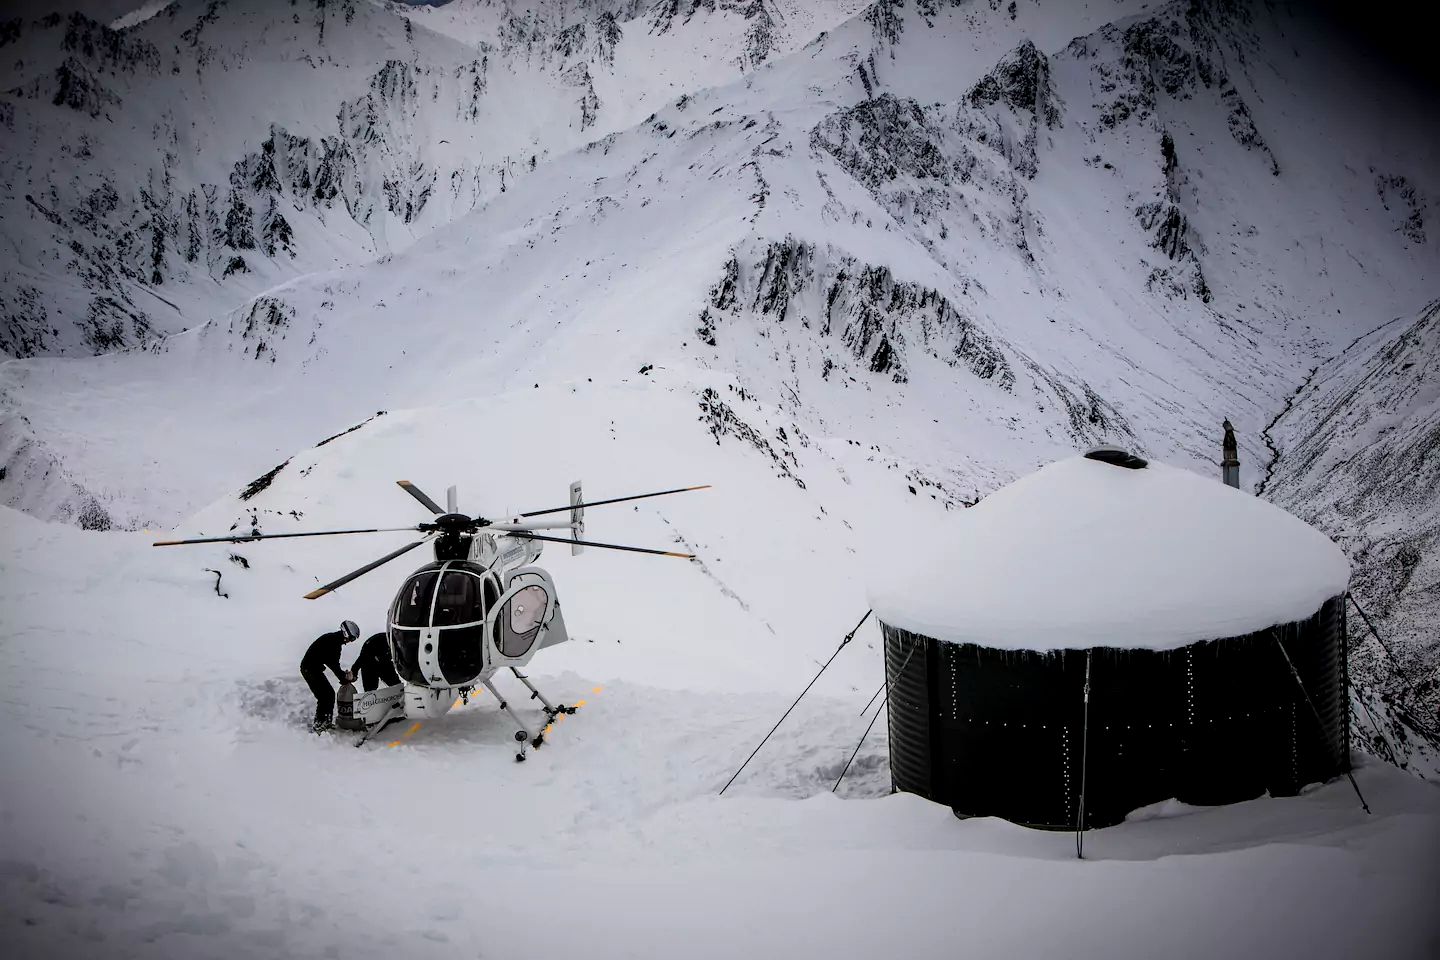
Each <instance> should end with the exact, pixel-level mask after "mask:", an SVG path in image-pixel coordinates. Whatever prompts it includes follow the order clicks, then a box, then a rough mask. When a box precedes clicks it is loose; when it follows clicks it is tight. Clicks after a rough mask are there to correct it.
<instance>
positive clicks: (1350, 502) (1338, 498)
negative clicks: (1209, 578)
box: [1264, 301, 1440, 776]
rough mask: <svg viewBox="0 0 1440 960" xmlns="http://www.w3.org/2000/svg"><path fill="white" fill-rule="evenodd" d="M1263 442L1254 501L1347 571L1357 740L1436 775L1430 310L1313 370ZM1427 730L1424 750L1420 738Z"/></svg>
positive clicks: (1437, 521) (1436, 467)
mask: <svg viewBox="0 0 1440 960" xmlns="http://www.w3.org/2000/svg"><path fill="white" fill-rule="evenodd" d="M1270 436H1271V437H1272V438H1273V442H1274V445H1275V447H1276V459H1275V461H1274V469H1273V473H1272V474H1271V476H1270V477H1269V478H1268V479H1267V480H1266V483H1265V491H1264V492H1265V495H1266V496H1268V497H1270V498H1272V499H1273V500H1275V502H1277V503H1279V504H1281V505H1283V506H1286V507H1287V508H1289V509H1290V510H1292V511H1294V512H1296V513H1297V514H1299V515H1301V516H1304V517H1305V518H1306V519H1308V520H1310V521H1311V522H1312V523H1315V524H1317V525H1318V526H1319V527H1320V528H1321V529H1322V530H1325V531H1326V532H1327V533H1329V534H1330V535H1331V536H1332V537H1333V538H1335V540H1336V541H1338V542H1339V543H1340V544H1341V545H1343V546H1344V547H1345V550H1346V552H1347V553H1348V554H1349V555H1350V557H1351V558H1352V562H1353V563H1354V566H1355V575H1354V579H1353V580H1352V583H1351V590H1352V593H1353V594H1354V595H1355V596H1356V598H1357V599H1358V601H1359V602H1360V603H1361V604H1362V607H1361V608H1360V609H1361V611H1363V612H1362V613H1361V615H1360V616H1355V615H1354V614H1353V613H1352V615H1351V628H1352V630H1353V632H1354V636H1355V638H1356V639H1355V642H1354V644H1353V653H1352V655H1351V658H1350V668H1351V676H1352V678H1353V679H1354V680H1355V681H1356V682H1357V683H1358V684H1360V685H1361V686H1362V687H1363V688H1364V689H1363V690H1362V697H1368V698H1369V700H1368V702H1367V704H1366V706H1365V707H1364V708H1362V714H1363V715H1362V716H1357V717H1356V720H1357V724H1356V726H1357V730H1358V731H1360V733H1361V735H1362V736H1363V737H1364V738H1365V742H1366V743H1368V744H1370V745H1371V747H1372V750H1373V752H1375V753H1377V754H1379V755H1381V756H1386V755H1390V754H1395V755H1398V756H1399V757H1400V759H1402V760H1405V759H1407V758H1412V755H1413V761H1414V763H1415V764H1416V766H1417V767H1418V769H1420V770H1424V771H1427V772H1431V773H1432V776H1433V771H1435V770H1436V769H1437V768H1440V756H1437V752H1440V751H1437V747H1440V744H1437V743H1436V740H1437V731H1440V632H1437V631H1436V629H1435V626H1436V624H1437V623H1440V459H1437V456H1436V453H1437V451H1440V301H1433V302H1431V303H1430V304H1428V305H1427V306H1426V307H1425V308H1424V309H1423V310H1422V311H1421V312H1420V313H1419V314H1418V315H1414V316H1399V317H1395V318H1394V319H1392V320H1390V321H1388V322H1386V323H1384V324H1382V325H1380V326H1378V327H1377V328H1376V329H1375V330H1372V331H1370V332H1368V333H1367V334H1365V335H1363V336H1361V337H1359V338H1357V339H1356V340H1355V341H1354V342H1353V343H1350V344H1348V345H1347V346H1346V348H1345V349H1344V350H1342V351H1340V352H1339V353H1337V354H1336V355H1335V356H1334V357H1333V358H1331V359H1330V360H1327V361H1326V362H1325V363H1323V364H1321V365H1319V366H1318V367H1316V368H1315V369H1314V370H1313V371H1312V372H1311V374H1310V376H1309V377H1307V378H1306V380H1305V382H1304V384H1303V385H1302V386H1301V388H1300V389H1299V390H1298V391H1297V392H1296V394H1295V396H1294V398H1293V402H1291V403H1290V404H1289V405H1288V406H1287V407H1286V408H1285V409H1284V410H1283V411H1282V412H1281V414H1280V415H1279V416H1278V417H1277V419H1276V422H1275V424H1274V425H1273V426H1272V427H1271V429H1270ZM1366 617H1368V618H1369V619H1370V621H1371V623H1369V624H1368V625H1367V623H1366V621H1365V618H1366ZM1371 628H1373V629H1374V630H1375V634H1378V639H1377V637H1376V636H1375V635H1374V634H1371V633H1370V630H1371ZM1367 711H1368V712H1367ZM1382 721H1383V722H1382ZM1377 728H1378V729H1377ZM1426 730H1428V731H1429V737H1428V738H1427V737H1425V736H1424V735H1423V733H1420V732H1419V731H1426Z"/></svg>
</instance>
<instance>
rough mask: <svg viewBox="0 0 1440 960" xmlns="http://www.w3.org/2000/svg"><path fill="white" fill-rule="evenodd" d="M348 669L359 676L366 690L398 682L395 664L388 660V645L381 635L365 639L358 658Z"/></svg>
mask: <svg viewBox="0 0 1440 960" xmlns="http://www.w3.org/2000/svg"><path fill="white" fill-rule="evenodd" d="M350 669H351V670H352V671H354V672H355V673H358V674H360V682H361V684H362V685H363V686H364V687H365V689H366V690H374V689H375V688H376V687H388V686H391V685H393V684H397V683H399V682H400V677H399V676H398V675H397V674H396V673H395V663H394V661H392V660H391V659H390V643H389V641H388V640H386V639H385V634H383V633H374V634H371V635H370V636H369V637H368V638H366V640H365V645H364V646H363V647H361V648H360V656H358V657H356V658H355V662H354V663H353V664H352V665H351V667H350Z"/></svg>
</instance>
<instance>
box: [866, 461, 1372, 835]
mask: <svg viewBox="0 0 1440 960" xmlns="http://www.w3.org/2000/svg"><path fill="white" fill-rule="evenodd" d="M943 534H944V539H943V542H936V543H935V544H933V545H931V546H930V547H928V548H919V549H916V550H914V551H912V552H911V553H909V554H908V555H907V556H906V557H905V558H904V559H903V560H901V561H900V562H898V563H896V564H894V565H892V566H891V567H889V568H888V569H887V570H886V571H885V572H884V574H882V575H881V576H880V577H878V578H877V580H876V582H875V583H873V584H872V589H871V605H872V606H873V608H874V610H875V613H876V615H877V617H878V618H879V619H880V621H881V626H882V630H883V633H884V637H885V659H886V678H887V681H888V684H889V690H890V698H889V723H890V759H891V772H892V773H891V775H892V779H893V782H894V786H895V787H896V788H897V789H900V790H905V791H908V792H912V793H917V794H920V795H922V796H925V797H928V798H930V799H932V800H935V801H938V802H941V803H945V804H948V805H950V806H951V807H953V808H954V809H955V811H956V812H957V813H959V814H962V815H995V816H1000V817H1004V818H1006V819H1009V820H1013V821H1015V822H1017V823H1024V824H1029V825H1034V826H1052V827H1073V826H1075V825H1076V824H1077V822H1078V815H1079V811H1080V809H1081V804H1082V797H1081V792H1082V791H1081V772H1082V767H1083V769H1084V771H1085V774H1084V777H1085V787H1084V795H1085V796H1084V800H1083V806H1084V810H1085V817H1084V826H1086V827H1097V826H1105V825H1108V824H1113V823H1117V822H1119V821H1120V820H1122V819H1124V817H1125V815H1126V814H1127V813H1128V812H1129V811H1131V810H1133V809H1135V808H1137V807H1140V806H1144V805H1146V804H1149V803H1153V802H1156V801H1159V800H1165V799H1169V798H1171V797H1175V798H1178V799H1180V800H1182V801H1185V802H1190V803H1197V804H1217V803H1228V802H1234V801H1238V800H1244V799H1250V798H1253V797H1256V796H1259V795H1261V794H1262V793H1265V792H1267V791H1268V792H1269V793H1271V794H1272V795H1281V794H1293V793H1295V792H1297V791H1298V790H1299V788H1300V787H1301V786H1303V785H1305V784H1306V783H1310V782H1313V781H1317V780H1324V779H1329V778H1330V777H1332V776H1336V775H1338V774H1340V773H1342V772H1344V771H1345V770H1347V769H1348V765H1349V724H1348V716H1347V714H1348V710H1347V691H1348V677H1347V675H1346V665H1345V652H1346V641H1345V621H1344V603H1343V600H1344V596H1345V591H1346V588H1347V585H1348V582H1349V574H1350V570H1349V564H1348V563H1347V562H1346V560H1345V557H1344V555H1343V554H1342V553H1341V551H1340V550H1339V548H1338V547H1336V546H1335V544H1334V543H1332V542H1331V541H1330V540H1329V539H1328V538H1326V537H1325V536H1324V535H1323V534H1321V533H1320V532H1319V531H1317V530H1315V529H1313V528H1312V527H1310V526H1308V525H1306V524H1305V523H1303V522H1302V521H1300V520H1298V519H1296V518H1295V517H1293V516H1291V515H1290V514H1288V513H1286V512H1285V511H1283V510H1281V509H1279V508H1278V507H1275V506H1273V505H1271V504H1269V503H1266V502H1265V501H1262V500H1259V499H1257V498H1255V497H1252V496H1249V495H1247V494H1244V493H1241V492H1240V491H1238V490H1235V489H1233V488H1230V487H1227V486H1225V485H1224V484H1221V483H1218V482H1216V481H1213V480H1209V479H1206V478H1204V477H1201V476H1199V475H1197V474H1194V473H1191V472H1189V471H1185V470H1179V469H1175V468H1171V467H1167V466H1164V465H1162V464H1147V463H1146V462H1145V461H1143V460H1140V459H1138V458H1136V457H1132V456H1130V455H1128V454H1125V453H1123V452H1122V451H1116V450H1113V449H1112V448H1102V449H1101V450H1099V451H1092V453H1091V454H1088V455H1086V456H1084V457H1073V458H1070V459H1066V460H1062V461H1059V462H1057V463H1053V464H1050V465H1049V466H1047V467H1045V468H1043V469H1041V470H1039V471H1037V472H1036V473H1033V474H1031V475H1029V476H1027V477H1024V478H1022V479H1021V480H1019V481H1017V482H1015V483H1013V484H1011V485H1010V486H1008V487H1005V488H1004V489H1002V490H999V491H997V492H995V493H993V494H991V495H990V496H988V497H986V498H985V499H984V500H982V501H981V502H980V503H978V504H977V505H976V506H974V507H972V508H971V509H970V510H968V511H966V513H965V514H964V515H962V516H961V517H960V518H958V519H957V521H956V522H955V523H954V524H951V525H948V526H947V527H946V528H945V530H944V531H943ZM1297 681H1298V682H1297ZM1087 687H1088V713H1087V702H1086V701H1087Z"/></svg>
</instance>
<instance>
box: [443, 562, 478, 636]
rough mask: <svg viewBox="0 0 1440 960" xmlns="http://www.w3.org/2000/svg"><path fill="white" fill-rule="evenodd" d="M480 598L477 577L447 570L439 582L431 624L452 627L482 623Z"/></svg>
mask: <svg viewBox="0 0 1440 960" xmlns="http://www.w3.org/2000/svg"><path fill="white" fill-rule="evenodd" d="M481 598H482V592H481V580H480V578H479V577H477V576H475V575H474V574H472V573H464V572H461V571H459V570H448V571H446V572H445V575H444V577H443V578H442V579H441V580H440V592H439V593H438V594H437V595H436V597H435V618H434V619H433V620H432V621H431V623H432V624H433V625H434V626H437V627H453V626H456V625H458V624H462V623H477V622H479V621H482V620H484V619H485V606H484V604H483V603H482V602H481Z"/></svg>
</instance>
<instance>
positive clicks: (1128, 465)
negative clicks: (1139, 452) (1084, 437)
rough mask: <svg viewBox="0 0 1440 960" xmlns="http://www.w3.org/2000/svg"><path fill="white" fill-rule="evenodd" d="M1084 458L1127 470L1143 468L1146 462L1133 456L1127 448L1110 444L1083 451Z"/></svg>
mask: <svg viewBox="0 0 1440 960" xmlns="http://www.w3.org/2000/svg"><path fill="white" fill-rule="evenodd" d="M1085 459H1086V460H1099V461H1100V462H1101V463H1108V464H1110V465H1111V466H1116V467H1124V468H1125V469H1127V470H1139V469H1141V468H1143V467H1144V466H1145V463H1146V461H1144V460H1142V459H1141V458H1139V457H1137V456H1135V454H1133V453H1131V452H1130V451H1129V450H1122V449H1121V448H1119V447H1111V446H1100V447H1092V448H1091V449H1089V450H1087V451H1085Z"/></svg>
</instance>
